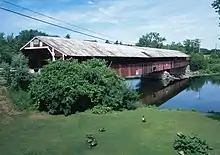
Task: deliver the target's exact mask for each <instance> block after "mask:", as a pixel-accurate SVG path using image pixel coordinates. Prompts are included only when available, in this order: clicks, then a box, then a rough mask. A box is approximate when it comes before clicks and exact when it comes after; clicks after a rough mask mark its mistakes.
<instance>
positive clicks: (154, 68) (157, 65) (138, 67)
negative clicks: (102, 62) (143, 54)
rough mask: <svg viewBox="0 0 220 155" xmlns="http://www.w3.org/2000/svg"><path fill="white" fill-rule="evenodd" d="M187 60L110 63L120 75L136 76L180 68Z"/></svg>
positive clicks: (186, 63)
mask: <svg viewBox="0 0 220 155" xmlns="http://www.w3.org/2000/svg"><path fill="white" fill-rule="evenodd" d="M188 64H189V61H187V60H181V61H180V60H179V61H158V62H146V63H138V64H126V65H112V66H111V68H112V69H114V70H115V71H116V72H117V74H118V75H120V76H122V77H129V76H137V75H144V74H149V73H152V72H158V71H164V70H169V69H173V68H180V67H184V66H187V65H188Z"/></svg>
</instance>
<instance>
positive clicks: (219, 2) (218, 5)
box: [212, 0, 220, 15]
mask: <svg viewBox="0 0 220 155" xmlns="http://www.w3.org/2000/svg"><path fill="white" fill-rule="evenodd" d="M212 7H213V8H214V9H215V12H216V13H217V14H218V15H220V0H215V1H214V2H213V3H212Z"/></svg>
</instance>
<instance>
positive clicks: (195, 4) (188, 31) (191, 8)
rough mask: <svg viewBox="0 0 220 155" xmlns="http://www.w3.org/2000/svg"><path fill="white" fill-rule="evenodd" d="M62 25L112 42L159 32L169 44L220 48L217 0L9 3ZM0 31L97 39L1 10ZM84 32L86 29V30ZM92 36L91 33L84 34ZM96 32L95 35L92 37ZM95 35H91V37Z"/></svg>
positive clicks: (23, 0) (17, 0)
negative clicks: (196, 42)
mask: <svg viewBox="0 0 220 155" xmlns="http://www.w3.org/2000/svg"><path fill="white" fill-rule="evenodd" d="M8 1H10V2H12V3H15V4H18V5H21V6H23V7H27V8H29V9H32V10H35V11H38V12H41V13H43V14H46V15H49V16H52V17H55V18H57V19H60V20H62V21H66V22H68V23H71V24H74V25H77V26H79V27H82V28H86V29H89V30H92V31H95V32H98V33H101V34H103V36H100V35H98V34H93V35H96V36H100V37H103V38H107V39H109V40H120V41H122V42H124V43H136V42H138V39H139V37H141V36H142V35H143V34H146V33H149V32H159V33H160V35H161V36H163V37H166V39H167V43H171V42H172V41H175V42H182V41H183V40H185V39H195V38H199V39H201V45H202V47H205V48H209V49H212V48H215V45H216V44H217V47H218V48H220V41H219V40H218V38H219V37H220V35H219V33H218V32H219V29H220V27H218V23H219V22H220V21H219V19H218V15H217V14H216V13H215V11H214V10H213V8H212V7H211V3H212V1H213V0H200V1H198V0H8ZM0 6H2V7H5V8H9V9H12V10H15V11H19V12H21V13H24V14H28V15H31V16H34V17H37V18H39V19H43V20H46V21H49V22H53V23H56V24H60V25H62V26H65V27H69V28H71V29H74V30H80V29H78V28H75V27H71V26H69V25H65V24H64V23H59V22H57V21H53V20H51V19H48V18H45V17H42V16H39V15H36V14H33V13H31V12H28V11H25V10H22V9H19V8H16V7H14V6H11V5H9V4H6V3H4V2H1V1H0ZM0 19H1V23H0V32H4V33H5V34H11V33H14V34H18V32H19V31H21V30H24V29H37V30H40V31H44V32H46V33H48V34H51V35H59V36H61V37H63V36H65V35H66V34H70V35H71V37H72V38H74V39H80V40H87V39H92V38H89V37H86V36H83V35H79V34H76V33H73V32H70V31H67V30H63V29H60V28H56V27H53V26H49V25H47V24H43V23H40V22H37V21H34V20H31V19H26V18H24V17H20V16H18V15H15V14H12V13H9V12H5V11H3V10H0ZM80 31H81V30H80ZM83 32H86V31H83ZM86 33H90V32H86ZM90 34H91V33H90Z"/></svg>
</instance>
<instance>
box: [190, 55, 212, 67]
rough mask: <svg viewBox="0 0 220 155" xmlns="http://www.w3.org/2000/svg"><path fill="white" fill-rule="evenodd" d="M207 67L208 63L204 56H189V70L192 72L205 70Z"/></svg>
mask: <svg viewBox="0 0 220 155" xmlns="http://www.w3.org/2000/svg"><path fill="white" fill-rule="evenodd" d="M207 66H208V63H207V61H206V59H205V57H204V55H202V54H199V53H196V54H192V55H191V60H190V68H191V70H192V71H197V70H202V69H206V68H207Z"/></svg>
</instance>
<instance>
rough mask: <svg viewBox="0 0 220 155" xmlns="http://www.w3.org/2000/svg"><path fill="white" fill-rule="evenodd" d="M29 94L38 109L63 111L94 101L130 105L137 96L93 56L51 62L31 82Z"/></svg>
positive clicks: (119, 106)
mask: <svg viewBox="0 0 220 155" xmlns="http://www.w3.org/2000/svg"><path fill="white" fill-rule="evenodd" d="M30 96H31V97H32V99H33V101H34V103H35V104H36V106H37V107H38V109H39V110H44V111H48V112H49V113H50V114H65V115H69V114H72V113H74V112H76V111H85V110H87V109H90V108H92V107H94V106H97V105H101V106H105V107H110V108H112V109H113V110H120V109H123V108H126V109H132V108H133V107H134V106H132V105H134V103H135V102H136V101H137V100H138V95H137V93H136V92H135V91H133V90H129V89H128V88H127V86H126V84H125V81H124V79H123V78H121V77H118V76H117V75H116V73H115V72H114V71H113V70H111V69H110V68H108V67H107V65H106V62H105V61H101V60H97V59H93V60H88V61H84V62H82V63H79V62H78V61H77V60H73V61H70V60H69V61H62V60H57V61H55V62H51V63H50V64H48V65H46V66H45V68H43V70H42V71H41V74H40V75H38V76H37V77H36V79H35V80H34V81H33V82H32V83H31V85H30Z"/></svg>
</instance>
